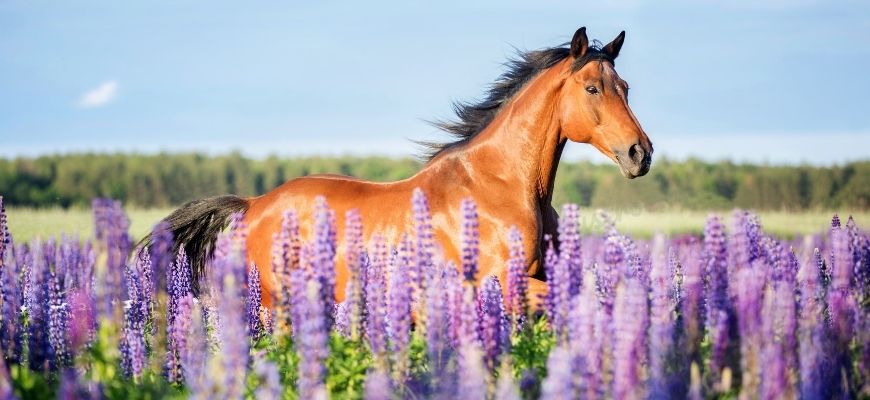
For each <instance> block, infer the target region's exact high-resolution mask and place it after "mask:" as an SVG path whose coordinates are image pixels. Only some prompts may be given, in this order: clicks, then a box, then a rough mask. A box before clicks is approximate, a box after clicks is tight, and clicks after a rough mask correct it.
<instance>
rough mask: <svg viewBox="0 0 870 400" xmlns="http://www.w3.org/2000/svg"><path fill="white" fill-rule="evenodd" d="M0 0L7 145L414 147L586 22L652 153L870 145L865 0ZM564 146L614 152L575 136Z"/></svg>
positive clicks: (735, 156)
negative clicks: (613, 54)
mask: <svg viewBox="0 0 870 400" xmlns="http://www.w3.org/2000/svg"><path fill="white" fill-rule="evenodd" d="M429 3H433V4H428V3H423V2H417V1H404V2H395V3H383V2H374V1H366V2H330V1H321V2H245V3H244V7H239V4H241V3H221V2H192V1H172V2H161V1H153V2H142V3H138V4H137V3H134V2H56V3H51V4H47V3H44V2H37V1H2V2H0V157H15V156H34V155H40V154H47V153H69V152H80V151H136V152H146V153H151V152H158V151H170V152H176V151H204V152H208V153H214V154H218V153H224V152H228V151H234V150H237V151H241V152H242V153H243V154H246V155H250V156H255V157H261V156H266V155H269V154H276V155H280V156H294V155H343V154H358V155H369V154H381V155H389V156H410V155H415V154H417V153H418V150H419V149H418V147H417V146H416V145H415V144H414V143H413V142H412V140H438V139H444V134H442V133H440V132H439V131H437V130H436V129H435V128H433V127H432V126H430V125H428V124H427V123H426V121H427V120H433V119H439V118H440V119H444V118H450V117H451V112H452V111H451V106H450V104H451V102H452V101H456V100H473V99H475V98H479V97H480V96H481V94H482V93H483V90H484V89H485V87H486V85H488V84H489V83H490V82H492V81H493V80H494V78H496V77H497V76H498V75H499V74H500V73H501V72H503V66H502V64H503V63H504V62H505V61H506V60H507V59H508V57H511V56H512V55H513V54H514V53H515V51H516V49H521V50H530V49H536V48H541V47H549V46H554V45H558V44H561V43H564V42H566V41H569V40H570V39H571V36H572V35H573V33H574V31H575V30H576V29H577V28H578V27H580V26H586V27H587V32H588V34H589V36H590V38H597V39H599V40H600V41H602V42H604V43H607V42H609V41H610V40H612V39H613V38H614V37H615V36H616V35H617V34H618V33H619V32H620V31H621V30H625V31H626V41H625V45H624V46H623V48H622V51H621V53H620V56H619V59H618V60H617V71H618V72H619V74H620V75H621V76H622V77H623V78H624V79H625V80H627V81H628V82H629V83H630V85H631V88H632V92H631V99H630V103H631V106H632V109H633V111H634V112H635V114H636V115H637V117H638V119H639V120H640V122H641V124H642V125H643V127H644V129H645V130H646V132H647V134H648V135H649V136H650V138H651V139H652V141H653V143H654V146H655V149H656V156H657V157H658V156H662V155H664V156H667V157H669V158H672V159H682V158H686V157H698V158H702V159H707V160H721V159H730V160H733V161H737V162H744V161H748V162H759V163H772V164H798V163H812V164H819V165H830V164H839V163H843V162H847V161H851V160H866V159H870V107H868V105H870V100H868V94H870V74H868V73H867V71H868V69H870V3H868V2H866V1H863V2H862V1H854V2H848V1H836V0H835V1H804V0H796V1H786V0H773V1H763V0H762V1H730V2H718V1H717V2H714V1H656V2H640V1H633V0H629V1H620V2H613V1H595V2H586V1H576V0H574V1H564V2H563V1H548V0H542V1H527V0H525V1H473V2H472V1H438V2H429ZM565 157H566V158H569V159H589V160H592V161H602V162H603V161H605V158H604V156H602V155H600V154H598V153H597V152H596V151H595V150H592V149H591V148H590V147H589V146H587V145H583V144H571V145H569V146H568V147H567V149H566V154H565Z"/></svg>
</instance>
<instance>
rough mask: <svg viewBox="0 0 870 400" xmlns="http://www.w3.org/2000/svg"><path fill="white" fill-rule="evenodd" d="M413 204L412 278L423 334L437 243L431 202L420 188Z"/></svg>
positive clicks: (415, 190)
mask: <svg viewBox="0 0 870 400" xmlns="http://www.w3.org/2000/svg"><path fill="white" fill-rule="evenodd" d="M411 203H412V208H413V215H414V217H413V218H414V234H415V236H414V250H415V251H416V252H415V257H414V262H413V263H412V264H413V266H414V268H412V269H411V270H412V271H413V273H412V274H411V276H412V281H413V282H414V293H415V299H416V301H417V302H418V303H419V304H418V306H417V307H416V309H417V310H419V312H420V313H421V314H422V315H421V317H422V318H420V319H419V322H422V323H420V324H419V325H418V327H419V329H420V331H421V332H426V316H425V313H426V311H427V307H426V284H427V283H426V278H427V277H428V275H429V274H430V273H431V272H432V271H433V269H434V267H435V265H434V262H433V257H434V253H435V242H434V236H433V235H434V234H433V232H432V216H431V215H430V214H429V200H428V199H427V198H426V195H425V194H424V193H423V191H422V190H420V188H416V189H414V193H413V195H412V199H411Z"/></svg>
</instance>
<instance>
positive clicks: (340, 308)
mask: <svg viewBox="0 0 870 400" xmlns="http://www.w3.org/2000/svg"><path fill="white" fill-rule="evenodd" d="M349 285H350V282H348V286H349ZM349 308H350V307H348V304H347V300H345V301H342V302H341V303H336V304H335V309H334V310H333V311H332V320H333V321H335V323H334V324H333V326H332V330H333V331H335V332H336V333H338V334H339V335H341V336H343V337H346V338H350V310H349Z"/></svg>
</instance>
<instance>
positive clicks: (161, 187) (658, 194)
mask: <svg viewBox="0 0 870 400" xmlns="http://www.w3.org/2000/svg"><path fill="white" fill-rule="evenodd" d="M421 167H422V164H421V163H420V162H418V161H416V160H414V159H410V158H386V157H298V158H279V157H268V158H248V157H245V156H242V155H241V154H239V153H231V154H227V155H219V156H207V155H203V154H196V153H189V154H188V153H181V154H179V153H162V154H155V155H143V154H89V153H83V154H69V155H48V156H40V157H35V158H31V157H19V158H6V159H2V158H0V195H2V196H3V197H4V201H5V203H6V204H7V205H11V206H29V207H48V206H61V207H76V206H87V205H88V204H90V200H91V198H93V197H97V196H108V197H112V198H116V199H120V200H122V201H124V203H125V204H127V205H131V206H136V207H168V206H177V205H180V204H182V203H184V202H186V201H189V200H193V199H197V198H202V197H207V196H213V195H218V194H226V193H234V194H238V195H243V196H252V195H257V194H262V193H265V192H268V191H269V190H271V189H273V188H275V187H277V186H278V185H280V184H281V183H283V182H285V181H287V180H289V179H292V178H295V177H299V176H304V175H310V174H317V173H336V174H343V175H351V176H355V177H359V178H363V179H370V180H375V181H391V180H398V179H403V178H407V177H409V176H411V175H413V174H414V173H415V172H416V171H417V170H419V169H420V168H421ZM564 202H574V203H578V204H580V205H582V206H590V207H602V208H609V209H614V208H637V207H642V208H645V209H665V208H682V209H729V208H732V207H741V208H749V209H756V210H779V209H785V210H795V211H797V210H806V209H850V210H866V209H868V208H870V161H859V162H851V163H847V164H844V165H838V166H825V167H821V166H810V165H801V166H770V165H755V164H736V163H732V162H728V161H721V162H704V161H700V160H693V159H690V160H686V161H679V162H677V161H670V160H667V159H664V158H660V159H658V160H656V161H655V162H654V164H653V167H652V169H651V170H650V172H649V174H648V175H647V176H645V177H643V178H638V179H634V180H627V179H625V178H623V177H622V176H621V175H620V173H619V171H618V169H617V168H616V167H615V166H613V165H610V164H598V163H592V162H586V161H581V162H562V163H561V165H560V166H559V171H558V174H557V177H556V188H555V194H554V203H555V204H561V203H564Z"/></svg>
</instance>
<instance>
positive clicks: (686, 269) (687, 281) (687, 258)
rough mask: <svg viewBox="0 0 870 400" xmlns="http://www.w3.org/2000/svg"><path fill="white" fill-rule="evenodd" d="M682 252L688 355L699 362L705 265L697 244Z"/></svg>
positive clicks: (685, 248)
mask: <svg viewBox="0 0 870 400" xmlns="http://www.w3.org/2000/svg"><path fill="white" fill-rule="evenodd" d="M681 250H682V254H681V256H680V258H681V260H682V266H683V269H682V273H683V282H682V283H683V284H682V294H683V295H682V301H681V304H680V309H681V310H680V311H681V313H680V314H681V315H682V324H683V329H684V330H685V335H686V342H687V343H686V344H687V349H686V353H687V355H688V356H689V359H690V360H693V361H698V356H699V350H700V343H701V336H702V334H703V331H704V325H705V321H704V311H703V310H704V308H703V304H704V303H703V302H704V278H703V272H702V271H703V264H702V262H701V257H700V255H699V253H698V249H697V245H696V244H694V243H693V244H690V245H688V246H685V247H683V248H682V249H681Z"/></svg>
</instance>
